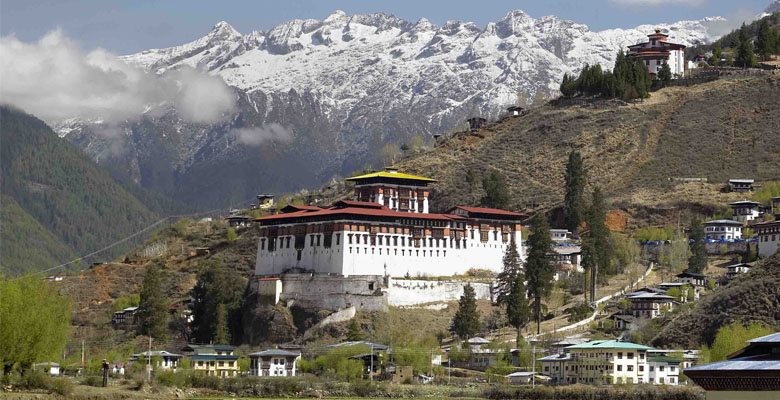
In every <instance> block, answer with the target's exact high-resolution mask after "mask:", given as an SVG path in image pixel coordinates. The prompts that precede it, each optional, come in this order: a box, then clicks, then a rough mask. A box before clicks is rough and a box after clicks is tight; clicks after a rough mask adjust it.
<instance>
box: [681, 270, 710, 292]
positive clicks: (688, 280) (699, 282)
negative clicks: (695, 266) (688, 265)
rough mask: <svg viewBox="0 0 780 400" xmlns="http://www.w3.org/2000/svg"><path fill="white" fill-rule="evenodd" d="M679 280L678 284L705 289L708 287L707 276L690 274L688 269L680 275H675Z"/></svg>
mask: <svg viewBox="0 0 780 400" xmlns="http://www.w3.org/2000/svg"><path fill="white" fill-rule="evenodd" d="M675 277H676V278H677V282H680V283H684V284H686V285H690V286H691V287H693V288H694V289H695V288H703V287H707V276H706V275H702V274H697V273H694V272H690V271H688V270H687V269H686V270H685V271H683V272H682V273H679V274H677V275H675Z"/></svg>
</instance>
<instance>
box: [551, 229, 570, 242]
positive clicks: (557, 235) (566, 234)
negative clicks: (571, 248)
mask: <svg viewBox="0 0 780 400" xmlns="http://www.w3.org/2000/svg"><path fill="white" fill-rule="evenodd" d="M550 237H551V238H552V240H553V241H556V242H563V241H566V240H569V239H571V232H570V231H568V230H566V229H550Z"/></svg>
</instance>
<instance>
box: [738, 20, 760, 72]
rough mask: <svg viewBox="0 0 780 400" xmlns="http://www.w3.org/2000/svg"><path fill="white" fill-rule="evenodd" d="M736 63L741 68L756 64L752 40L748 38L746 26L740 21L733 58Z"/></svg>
mask: <svg viewBox="0 0 780 400" xmlns="http://www.w3.org/2000/svg"><path fill="white" fill-rule="evenodd" d="M735 61H736V63H737V65H739V66H741V67H742V68H750V67H752V66H754V65H755V64H756V55H755V53H753V41H752V40H750V36H749V35H748V31H747V27H746V26H745V23H744V22H743V23H742V27H740V28H739V35H738V36H737V56H736V59H735Z"/></svg>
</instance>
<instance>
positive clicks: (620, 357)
mask: <svg viewBox="0 0 780 400" xmlns="http://www.w3.org/2000/svg"><path fill="white" fill-rule="evenodd" d="M622 359H623V353H622V352H618V360H622Z"/></svg>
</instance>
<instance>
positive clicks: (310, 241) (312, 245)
mask: <svg viewBox="0 0 780 400" xmlns="http://www.w3.org/2000/svg"><path fill="white" fill-rule="evenodd" d="M309 238H310V239H311V240H309V246H311V247H314V235H311V236H309Z"/></svg>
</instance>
